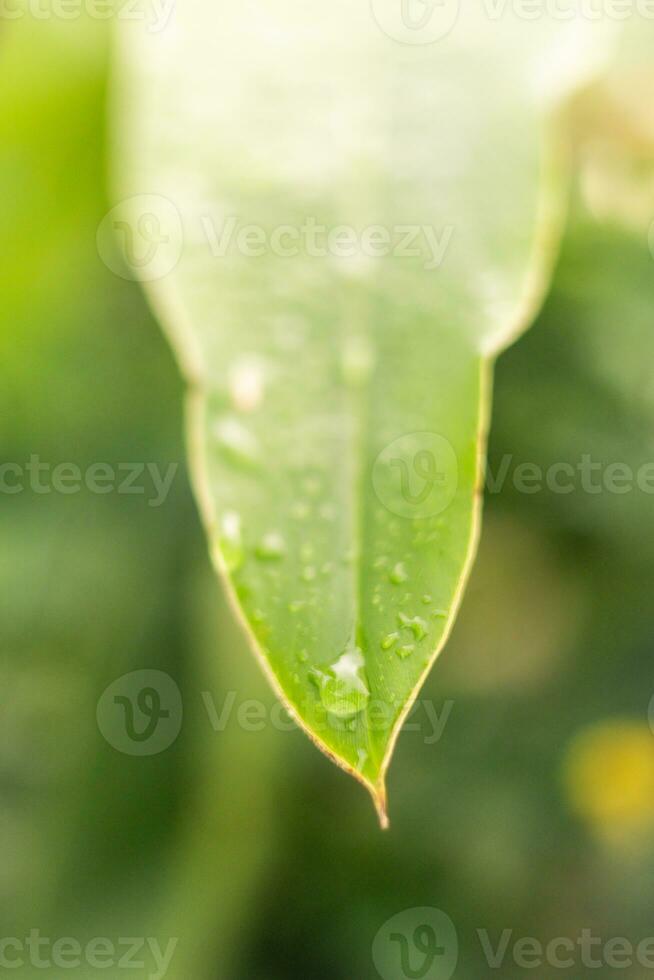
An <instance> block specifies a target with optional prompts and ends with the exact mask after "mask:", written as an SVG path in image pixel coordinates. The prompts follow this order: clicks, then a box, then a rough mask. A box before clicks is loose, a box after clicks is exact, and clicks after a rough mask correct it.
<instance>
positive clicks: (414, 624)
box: [397, 612, 429, 640]
mask: <svg viewBox="0 0 654 980" xmlns="http://www.w3.org/2000/svg"><path fill="white" fill-rule="evenodd" d="M397 621H398V623H399V625H400V626H401V627H402V628H403V629H409V630H411V632H412V633H413V635H414V636H415V638H416V640H424V638H425V637H426V636H427V633H428V632H429V627H428V626H427V623H426V622H425V620H424V619H421V618H420V616H414V617H413V618H411V617H410V616H407V615H406V614H405V613H402V612H401V613H398V614H397Z"/></svg>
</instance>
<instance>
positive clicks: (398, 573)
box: [388, 561, 409, 585]
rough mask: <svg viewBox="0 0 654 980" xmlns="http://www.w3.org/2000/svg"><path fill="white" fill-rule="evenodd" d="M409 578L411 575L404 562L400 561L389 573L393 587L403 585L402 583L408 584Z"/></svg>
mask: <svg viewBox="0 0 654 980" xmlns="http://www.w3.org/2000/svg"><path fill="white" fill-rule="evenodd" d="M408 578H409V573H408V572H407V570H406V566H405V564H404V562H402V561H398V563H397V565H395V566H394V567H393V568H392V570H391V571H390V572H389V573H388V579H389V581H390V582H391V583H392V584H393V585H401V584H402V582H406V581H407V579H408Z"/></svg>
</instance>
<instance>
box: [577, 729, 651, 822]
mask: <svg viewBox="0 0 654 980" xmlns="http://www.w3.org/2000/svg"><path fill="white" fill-rule="evenodd" d="M564 779H565V785H566V790H567V795H568V800H569V803H570V805H571V807H572V808H573V810H574V811H575V812H576V813H577V814H579V815H580V816H581V817H582V818H583V819H584V820H586V821H587V822H588V823H589V824H591V826H592V827H593V829H594V830H595V831H597V832H598V833H599V834H601V835H602V836H604V837H611V838H624V837H626V836H630V835H631V834H632V833H633V832H639V831H642V830H646V829H648V828H650V827H654V735H653V734H652V732H651V730H650V728H649V726H648V725H647V724H645V723H641V722H638V721H633V720H629V719H615V720H611V721H603V722H600V723H598V724H595V725H592V726H591V727H589V728H586V729H584V730H583V731H582V732H580V733H579V734H578V735H577V736H576V737H575V738H574V739H573V741H572V742H571V744H570V746H569V748H568V752H567V755H566V759H565V763H564Z"/></svg>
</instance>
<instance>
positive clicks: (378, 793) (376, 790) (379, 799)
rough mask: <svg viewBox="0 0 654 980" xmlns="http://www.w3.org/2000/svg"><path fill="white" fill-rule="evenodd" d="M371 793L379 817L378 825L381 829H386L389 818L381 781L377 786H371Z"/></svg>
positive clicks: (388, 824)
mask: <svg viewBox="0 0 654 980" xmlns="http://www.w3.org/2000/svg"><path fill="white" fill-rule="evenodd" d="M371 793H372V799H373V802H374V804H375V810H376V811H377V816H378V818H379V826H380V827H381V829H382V830H388V828H389V827H390V825H391V824H390V820H389V819H388V809H387V799H386V787H385V786H384V785H383V783H380V784H378V785H377V786H374V787H371Z"/></svg>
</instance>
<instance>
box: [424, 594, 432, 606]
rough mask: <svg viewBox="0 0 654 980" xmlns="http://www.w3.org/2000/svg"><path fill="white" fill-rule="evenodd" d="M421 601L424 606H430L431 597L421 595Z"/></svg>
mask: <svg viewBox="0 0 654 980" xmlns="http://www.w3.org/2000/svg"><path fill="white" fill-rule="evenodd" d="M422 601H423V602H424V604H425V605H426V606H428V605H430V604H431V602H432V597H431V596H430V595H426V594H425V595H423V597H422Z"/></svg>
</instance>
